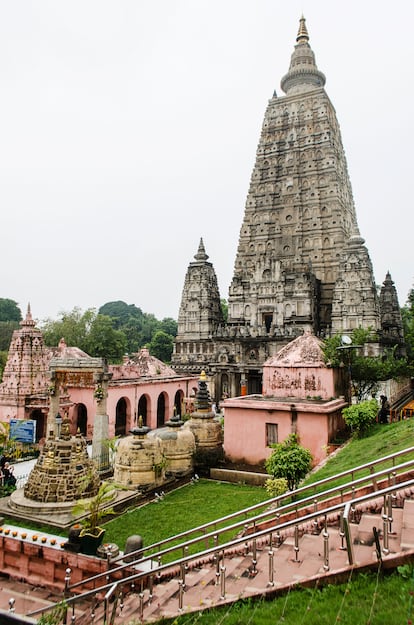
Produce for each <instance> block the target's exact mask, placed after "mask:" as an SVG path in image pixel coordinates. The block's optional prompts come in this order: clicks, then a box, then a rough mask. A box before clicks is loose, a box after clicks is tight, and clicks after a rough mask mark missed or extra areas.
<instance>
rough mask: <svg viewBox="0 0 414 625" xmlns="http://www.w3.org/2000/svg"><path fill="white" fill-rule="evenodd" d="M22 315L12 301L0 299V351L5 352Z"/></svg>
mask: <svg viewBox="0 0 414 625" xmlns="http://www.w3.org/2000/svg"><path fill="white" fill-rule="evenodd" d="M21 320H22V313H21V310H20V308H19V307H18V305H17V302H15V301H14V300H12V299H7V298H1V297H0V351H7V350H8V349H9V347H10V341H11V337H12V334H13V332H14V330H17V328H18V327H19V325H20V321H21Z"/></svg>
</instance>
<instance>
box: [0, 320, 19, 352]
mask: <svg viewBox="0 0 414 625" xmlns="http://www.w3.org/2000/svg"><path fill="white" fill-rule="evenodd" d="M19 326H20V324H19V322H18V321H0V350H2V351H7V350H8V349H9V347H10V341H11V338H12V335H13V332H14V331H15V330H17V329H18V328H19Z"/></svg>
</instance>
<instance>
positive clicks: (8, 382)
mask: <svg viewBox="0 0 414 625" xmlns="http://www.w3.org/2000/svg"><path fill="white" fill-rule="evenodd" d="M50 355H51V354H50V350H49V349H48V348H47V347H46V346H45V345H44V343H43V334H42V332H41V330H39V329H38V328H36V323H35V321H34V320H33V318H32V313H31V310H30V304H29V306H28V307H27V313H26V317H25V319H23V321H21V322H20V328H19V329H18V330H15V331H14V332H13V336H12V339H11V343H10V349H9V354H8V358H7V362H6V366H5V368H4V372H3V381H2V383H1V384H0V420H2V421H9V420H10V419H11V418H14V419H28V418H31V419H35V420H36V421H37V422H38V426H39V432H40V433H41V434H40V435H41V436H43V430H44V420H45V415H46V414H47V411H48V405H49V396H48V376H47V372H48V368H49V361H50Z"/></svg>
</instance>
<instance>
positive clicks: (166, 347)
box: [148, 330, 174, 362]
mask: <svg viewBox="0 0 414 625" xmlns="http://www.w3.org/2000/svg"><path fill="white" fill-rule="evenodd" d="M173 346H174V337H173V336H171V334H167V333H166V332H164V331H163V330H157V331H156V332H155V334H154V335H153V337H152V339H151V341H150V343H149V344H148V347H149V350H150V353H151V354H152V355H153V356H155V357H156V358H159V359H160V360H162V361H163V362H170V360H171V354H172V350H173Z"/></svg>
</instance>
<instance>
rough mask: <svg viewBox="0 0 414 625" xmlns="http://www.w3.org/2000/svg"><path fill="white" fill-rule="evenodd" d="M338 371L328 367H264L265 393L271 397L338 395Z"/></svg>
mask: <svg viewBox="0 0 414 625" xmlns="http://www.w3.org/2000/svg"><path fill="white" fill-rule="evenodd" d="M335 374H336V372H335V371H334V370H333V369H328V368H327V367H320V366H316V367H304V366H301V367H280V366H279V367H274V366H266V365H265V366H264V367H263V395H266V396H271V397H299V398H304V397H310V398H311V397H320V398H321V399H331V398H332V397H337V395H338V393H337V379H336V375H335Z"/></svg>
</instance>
